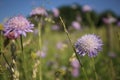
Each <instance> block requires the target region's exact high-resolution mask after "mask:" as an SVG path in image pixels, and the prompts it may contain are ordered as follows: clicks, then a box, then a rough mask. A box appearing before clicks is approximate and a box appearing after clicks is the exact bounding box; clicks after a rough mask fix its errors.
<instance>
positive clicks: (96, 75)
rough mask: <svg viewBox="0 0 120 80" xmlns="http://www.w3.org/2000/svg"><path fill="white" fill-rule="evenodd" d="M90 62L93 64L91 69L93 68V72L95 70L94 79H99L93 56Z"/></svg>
mask: <svg viewBox="0 0 120 80" xmlns="http://www.w3.org/2000/svg"><path fill="white" fill-rule="evenodd" d="M92 64H93V70H94V72H95V77H96V80H99V79H98V74H97V72H96V68H95V60H94V58H92Z"/></svg>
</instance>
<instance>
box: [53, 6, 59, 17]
mask: <svg viewBox="0 0 120 80" xmlns="http://www.w3.org/2000/svg"><path fill="white" fill-rule="evenodd" d="M52 12H53V15H54V16H55V17H58V16H59V10H58V9H57V8H54V9H53V10H52Z"/></svg>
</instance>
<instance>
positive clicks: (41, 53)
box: [36, 51, 46, 58]
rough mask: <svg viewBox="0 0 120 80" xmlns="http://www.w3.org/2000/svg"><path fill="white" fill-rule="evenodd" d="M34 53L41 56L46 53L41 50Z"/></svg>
mask: <svg viewBox="0 0 120 80" xmlns="http://www.w3.org/2000/svg"><path fill="white" fill-rule="evenodd" d="M36 54H37V56H39V57H42V58H44V57H46V53H45V52H43V51H37V53H36Z"/></svg>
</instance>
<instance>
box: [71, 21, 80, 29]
mask: <svg viewBox="0 0 120 80" xmlns="http://www.w3.org/2000/svg"><path fill="white" fill-rule="evenodd" d="M72 27H73V28H75V29H76V30H80V28H81V26H80V24H79V23H78V22H77V21H73V22H72Z"/></svg>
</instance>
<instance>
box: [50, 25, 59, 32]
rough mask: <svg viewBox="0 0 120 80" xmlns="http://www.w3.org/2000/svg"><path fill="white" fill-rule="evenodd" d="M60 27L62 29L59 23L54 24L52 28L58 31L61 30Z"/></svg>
mask: <svg viewBox="0 0 120 80" xmlns="http://www.w3.org/2000/svg"><path fill="white" fill-rule="evenodd" d="M59 29H60V27H59V25H53V26H52V30H56V31H57V30H59Z"/></svg>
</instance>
